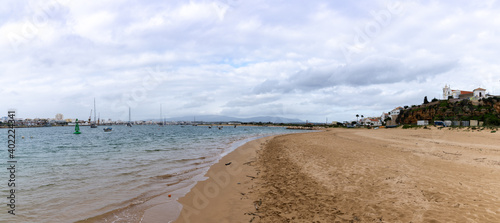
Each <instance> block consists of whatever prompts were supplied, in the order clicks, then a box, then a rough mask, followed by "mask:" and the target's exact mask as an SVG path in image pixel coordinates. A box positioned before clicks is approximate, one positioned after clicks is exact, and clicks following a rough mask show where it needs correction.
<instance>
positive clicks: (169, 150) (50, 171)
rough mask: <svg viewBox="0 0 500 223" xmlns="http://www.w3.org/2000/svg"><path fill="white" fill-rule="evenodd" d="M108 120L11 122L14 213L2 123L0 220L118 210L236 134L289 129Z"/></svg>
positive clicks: (193, 173)
mask: <svg viewBox="0 0 500 223" xmlns="http://www.w3.org/2000/svg"><path fill="white" fill-rule="evenodd" d="M112 127H113V131H112V132H107V133H106V132H104V131H103V127H99V128H96V129H91V128H90V127H88V126H84V127H81V128H80V129H81V132H82V134H81V135H74V134H73V130H74V127H51V128H23V129H16V148H17V151H16V155H17V160H18V163H17V165H16V166H17V172H16V182H17V183H16V216H15V217H13V216H11V215H10V214H8V213H7V211H8V207H6V203H7V198H6V196H8V191H7V180H8V173H7V169H6V168H7V157H8V153H7V129H0V139H3V142H4V146H3V148H4V149H2V151H1V152H0V167H1V169H2V170H1V173H2V174H1V176H2V177H0V181H1V182H0V185H2V186H1V194H2V196H1V197H3V198H2V199H1V202H0V204H2V208H1V213H0V222H75V221H79V220H83V219H87V218H90V217H94V216H100V215H102V214H105V213H110V212H113V211H115V212H116V211H117V210H123V208H125V207H129V206H130V205H131V204H136V203H141V202H144V201H147V200H150V199H151V198H153V197H155V196H158V195H160V194H165V193H169V192H172V191H175V190H178V189H182V188H183V187H187V186H188V185H192V184H193V182H194V180H195V179H196V177H197V176H200V175H202V174H204V173H205V172H206V171H207V170H208V167H209V166H210V165H211V164H213V163H214V162H216V161H217V160H218V159H219V158H220V157H221V156H222V155H223V154H225V153H228V152H229V151H230V150H232V149H234V148H235V146H236V145H239V144H241V140H245V139H248V138H253V137H260V136H267V135H274V134H282V133H291V132H294V131H291V130H285V129H284V128H275V127H244V126H238V127H237V128H233V127H230V126H225V127H224V128H223V129H222V130H219V129H217V128H215V127H213V128H212V129H209V128H208V127H207V126H185V127H181V126H166V127H158V126H134V127H132V128H129V127H126V126H112ZM22 136H24V139H22ZM117 213H118V212H117ZM122 213H123V211H122ZM129 217H130V219H135V218H136V217H137V216H133V214H131V216H129ZM131 221H133V220H131Z"/></svg>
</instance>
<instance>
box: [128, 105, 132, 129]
mask: <svg viewBox="0 0 500 223" xmlns="http://www.w3.org/2000/svg"><path fill="white" fill-rule="evenodd" d="M127 127H132V123H131V122H130V107H128V123H127Z"/></svg>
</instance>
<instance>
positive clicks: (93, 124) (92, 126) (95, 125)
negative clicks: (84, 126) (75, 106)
mask: <svg viewBox="0 0 500 223" xmlns="http://www.w3.org/2000/svg"><path fill="white" fill-rule="evenodd" d="M90 128H97V124H96V116H95V98H94V122H93V123H91V124H90Z"/></svg>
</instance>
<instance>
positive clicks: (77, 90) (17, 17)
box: [0, 0, 500, 122]
mask: <svg viewBox="0 0 500 223" xmlns="http://www.w3.org/2000/svg"><path fill="white" fill-rule="evenodd" d="M499 15H500V3H498V2H497V1H495V0H485V1H461V0H458V1H426V0H421V1H418V0H417V1H404V2H398V1H373V0H370V1H368V0H366V1H340V0H338V1H337V0H334V1H332V0H330V1H327V0H324V1H321V0H318V1H314V0H311V1H303V0H286V1H285V0H265V1H264V0H253V1H248V0H193V1H175V0H168V1H165V0H161V1H160V0H156V1H155V0H141V1H138V0H135V1H133V0H113V1H106V0H104V1H77V0H54V1H45V0H44V1H42V0H39V1H36V0H27V1H17V0H2V7H0V34H1V35H0V75H1V79H0V83H1V88H0V93H1V96H0V112H1V111H3V112H4V113H5V115H1V114H0V116H6V114H7V110H8V109H9V108H16V109H17V111H18V117H22V118H36V117H39V118H54V117H55V115H56V114H57V113H62V114H63V115H64V117H65V118H80V119H87V118H88V116H89V114H90V110H91V109H92V107H93V99H94V98H96V101H97V111H98V112H99V113H100V116H101V118H106V119H108V118H111V119H113V120H117V119H122V120H127V119H128V107H129V106H130V107H131V109H132V119H134V120H139V119H150V118H159V117H160V104H163V114H164V116H165V117H167V118H168V117H176V116H185V115H189V116H190V115H228V116H235V117H252V116H282V117H287V118H299V119H302V120H309V121H318V122H323V121H325V118H328V120H338V121H344V120H352V119H355V115H356V114H360V115H364V116H380V115H381V113H382V112H384V111H390V110H391V109H393V108H395V107H397V106H404V105H413V104H421V103H422V102H423V98H424V96H428V98H429V100H430V99H432V98H434V97H436V98H441V97H442V88H443V86H444V85H445V84H449V85H451V87H452V89H460V90H473V89H475V88H478V87H482V88H486V89H487V92H489V93H491V94H497V95H500V66H499V64H500V61H499V58H500V16H499Z"/></svg>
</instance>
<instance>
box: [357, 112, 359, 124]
mask: <svg viewBox="0 0 500 223" xmlns="http://www.w3.org/2000/svg"><path fill="white" fill-rule="evenodd" d="M358 118H359V115H358V114H356V124H358Z"/></svg>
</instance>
